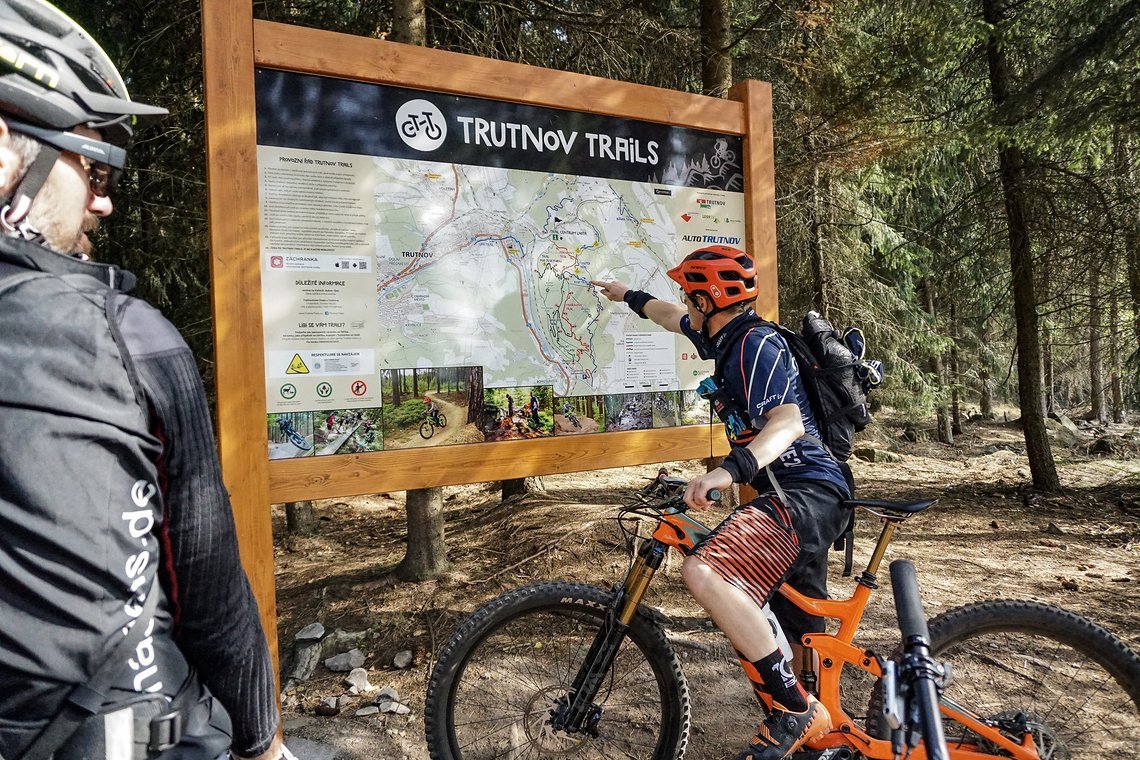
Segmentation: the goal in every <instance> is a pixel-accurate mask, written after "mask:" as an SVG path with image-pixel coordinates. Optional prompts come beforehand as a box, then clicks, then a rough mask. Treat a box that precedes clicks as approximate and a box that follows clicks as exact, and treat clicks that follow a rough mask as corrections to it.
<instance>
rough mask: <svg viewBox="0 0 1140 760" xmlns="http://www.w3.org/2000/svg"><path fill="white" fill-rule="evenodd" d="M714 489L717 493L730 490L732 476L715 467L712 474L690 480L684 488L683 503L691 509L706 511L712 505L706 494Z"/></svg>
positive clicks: (726, 471)
mask: <svg viewBox="0 0 1140 760" xmlns="http://www.w3.org/2000/svg"><path fill="white" fill-rule="evenodd" d="M714 488H715V489H717V490H718V491H724V490H725V489H727V488H732V476H731V475H729V474H728V470H725V469H724V468H722V467H717V468H716V469H715V470H713V471H712V472H707V473H705V474H704V475H701V476H700V477H699V478H694V479H692V480H690V481H689V485H688V487H687V488H685V503H686V504H688V505H689V507H690V508H691V509H708V508H709V507H711V506H712V504H713V502H712V501H711V500H710V499H709V497H708V494H709V491H711V490H712V489H714Z"/></svg>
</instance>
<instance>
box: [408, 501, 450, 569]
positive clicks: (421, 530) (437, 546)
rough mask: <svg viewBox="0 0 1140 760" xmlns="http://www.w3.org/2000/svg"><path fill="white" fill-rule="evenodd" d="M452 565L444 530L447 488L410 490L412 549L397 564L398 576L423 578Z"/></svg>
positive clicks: (409, 544) (409, 515) (409, 531)
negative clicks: (444, 506)
mask: <svg viewBox="0 0 1140 760" xmlns="http://www.w3.org/2000/svg"><path fill="white" fill-rule="evenodd" d="M449 567H451V563H450V562H449V561H448V559H447V544H446V542H445V541H444V533H443V489H442V488H420V489H417V490H415V491H408V549H407V552H406V553H405V554H404V559H403V560H401V561H400V564H399V565H398V566H397V567H396V576H397V577H399V578H400V579H401V580H405V581H423V580H427V579H428V578H433V577H435V576H436V575H439V574H440V573H443V572H446V571H447V569H448V568H449Z"/></svg>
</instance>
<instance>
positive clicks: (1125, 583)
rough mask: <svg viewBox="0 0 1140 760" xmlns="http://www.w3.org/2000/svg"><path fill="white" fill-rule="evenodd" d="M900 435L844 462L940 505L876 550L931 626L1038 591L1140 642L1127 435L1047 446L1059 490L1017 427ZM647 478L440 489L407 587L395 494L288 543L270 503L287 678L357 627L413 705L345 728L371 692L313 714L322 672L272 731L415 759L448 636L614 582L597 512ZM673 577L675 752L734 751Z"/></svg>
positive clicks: (740, 727)
mask: <svg viewBox="0 0 1140 760" xmlns="http://www.w3.org/2000/svg"><path fill="white" fill-rule="evenodd" d="M901 430H902V425H901V423H891V422H886V423H883V422H882V421H880V424H878V425H877V426H875V427H874V428H872V429H871V430H869V431H867V432H866V433H864V434H863V435H861V437H860V445H870V446H874V447H876V448H878V449H883V450H889V451H891V452H893V453H895V454H897V455H898V461H892V462H878V461H876V462H865V461H856V462H853V466H854V471H855V477H856V482H857V484H858V488H859V494H860V495H861V496H863V497H868V498H883V499H919V498H925V497H932V496H937V497H938V498H940V500H941V503H940V505H939V506H938V507H936V508H935V509H933V510H930V511H928V512H926V513H924V514H922V515H919V516H917V517H915V518H913V519H912V520H910V521H909V522H908V523H906V524H905V525H904V526H903V528H902V529H901V530H900V531H899V534H898V535H897V537H896V539H895V541H894V543H893V544H892V545H891V548H890V549H889V550H888V553H887V562H889V561H890V560H891V559H896V558H908V559H911V560H913V561H914V563H915V565H916V566H917V569H918V578H919V582H920V584H921V586H922V590H923V600H924V603H925V605H926V610H927V613H928V614H929V615H930V616H932V617H933V616H934V615H936V614H939V613H941V612H944V611H946V610H948V609H950V608H952V607H956V606H958V605H961V604H965V603H968V602H975V601H981V600H984V599H996V598H1020V599H1033V600H1038V601H1043V602H1048V603H1052V604H1056V605H1059V606H1062V607H1065V608H1066V609H1069V610H1072V611H1074V612H1077V613H1080V614H1082V615H1085V616H1086V617H1089V618H1090V619H1092V620H1094V621H1096V622H1097V623H1099V624H1101V625H1103V626H1105V627H1106V628H1108V629H1109V630H1111V631H1113V632H1114V633H1116V634H1117V635H1118V636H1120V637H1121V638H1122V639H1124V640H1125V642H1126V643H1128V644H1129V645H1130V646H1132V647H1133V648H1134V649H1140V625H1138V623H1140V552H1138V551H1137V547H1138V546H1140V453H1138V452H1140V429H1138V428H1137V427H1136V426H1135V425H1132V426H1124V425H1117V426H1112V427H1111V428H1110V429H1109V431H1108V432H1109V434H1110V435H1111V436H1112V440H1114V441H1115V442H1116V444H1117V445H1116V446H1115V451H1114V453H1113V454H1111V455H1110V456H1108V457H1105V456H1093V455H1090V454H1088V453H1087V446H1085V447H1082V446H1079V445H1078V446H1075V447H1070V448H1062V447H1061V446H1059V445H1058V446H1055V448H1054V455H1055V457H1056V459H1057V462H1058V468H1059V470H1060V473H1061V479H1062V482H1063V484H1064V488H1065V495H1063V496H1041V495H1039V494H1036V493H1034V492H1032V490H1031V489H1030V488H1029V487H1028V483H1029V467H1028V464H1027V461H1026V459H1025V456H1024V453H1023V452H1024V443H1023V440H1022V436H1021V432H1020V430H1019V429H1018V428H1016V427H1014V426H1011V425H1007V424H1002V423H1000V422H996V423H984V424H983V423H971V424H970V425H969V426H968V427H967V429H966V431H965V433H964V434H963V435H961V436H959V437H958V439H957V441H956V443H955V445H954V446H953V447H949V446H945V445H941V444H938V443H934V442H930V441H924V440H919V441H918V442H915V443H908V442H905V441H903V440H902V439H901V437H900V435H899V434H900V432H901ZM1092 439H1093V437H1092V436H1091V435H1090V436H1089V437H1088V440H1089V441H1090V442H1091V441H1092ZM668 466H669V467H670V468H671V469H672V470H673V471H675V472H676V473H677V474H679V475H681V476H683V477H691V476H693V475H695V474H697V473H699V472H702V471H703V464H702V463H701V462H676V463H670V464H669V465H668ZM655 472H656V467H655V466H645V467H635V468H619V469H612V470H604V471H598V472H586V473H578V474H572V475H561V476H550V477H546V478H544V479H543V482H544V485H545V489H546V490H545V491H540V492H535V493H531V494H528V495H525V496H523V497H521V498H517V499H514V500H511V501H508V502H505V503H504V502H502V501H501V499H500V493H499V490H498V484H482V485H470V486H460V487H449V488H445V489H444V500H445V508H446V512H447V514H446V518H447V541H448V546H449V549H450V559H451V561H452V564H453V569H452V570H451V571H450V572H449V573H447V574H446V575H444V576H443V577H441V578H439V579H437V580H433V581H429V582H424V583H415V584H406V583H399V582H396V581H395V580H394V579H393V578H392V577H391V575H390V571H391V570H392V569H393V568H394V566H395V565H396V563H397V562H399V560H400V559H401V557H402V556H403V552H404V543H405V535H406V527H405V515H404V504H403V500H402V499H403V494H390V495H388V494H383V495H378V496H369V497H360V498H356V499H351V500H330V501H323V502H316V504H315V511H316V514H317V515H318V517H319V520H318V523H317V531H316V532H315V533H314V534H312V535H310V536H303V537H302V536H295V535H287V534H286V533H285V525H284V516H283V510H282V509H281V508H280V507H277V508H275V513H274V515H275V517H274V529H275V536H276V573H277V601H278V613H279V625H278V639H279V643H280V649H281V655H282V665H283V672H285V673H288V672H289V668H290V660H291V655H292V652H293V647H294V645H293V642H294V635H295V634H296V633H297V632H298V631H299V630H300V629H301V628H303V627H304V626H307V625H309V624H311V623H314V622H320V623H322V624H323V625H324V626H325V627H326V629H328V630H334V629H341V630H343V631H347V632H360V633H362V637H361V640H362V641H363V643H362V644H361V645H360V649H361V650H363V652H364V654H365V656H366V662H365V666H364V667H365V668H366V669H367V670H368V672H369V679H370V682H371V684H372V685H373V686H375V687H378V688H382V687H393V688H395V689H397V690H398V692H399V695H400V699H401V701H402V702H403V703H405V704H406V705H408V707H410V708H411V712H410V714H408V715H394V714H379V715H369V716H363V717H357V716H356V715H355V713H356V711H357V710H358V709H359V708H361V707H364V706H365V705H368V704H370V702H371V699H372V697H373V695H374V694H375V692H373V693H372V694H369V695H365V696H360V697H348V698H346V699H344V700H342V702H344V703H345V704H344V705H343V707H342V708H341V710H340V713H339V714H338V715H336V716H321V715H318V714H316V708H317V706H318V705H319V704H320V702H321V700H322V699H323V698H328V697H338V696H341V695H344V694H346V689H347V687H345V686H344V685H343V678H344V675H345V674H343V673H333V672H331V671H329V670H327V669H325V667H324V666H323V665H322V666H318V667H317V669H316V672H315V673H314V675H313V676H312V677H311V678H310V679H309V680H307V681H305V682H304V683H302V684H300V685H298V686H296V687H295V688H292V689H290V690H289V691H288V692H287V694H286V698H285V705H286V706H285V717H286V723H285V731H286V736H287V737H290V738H294V739H296V738H300V739H301V740H302V741H301V742H298V744H303V743H304V742H303V740H313V741H319V742H322V743H323V744H324V745H327V747H328V748H331V750H330V751H331V752H332V753H334V754H335V757H336V758H345V759H351V758H362V759H363V758H369V759H373V758H380V759H388V758H391V759H393V760H400V759H401V758H407V759H409V760H422V759H424V758H427V757H428V754H427V749H426V746H425V741H424V738H423V706H424V691H425V686H426V683H427V680H428V677H429V674H430V672H431V669H432V666H433V664H434V656H435V653H436V651H437V650H438V649H439V647H440V645H441V644H442V642H443V641H445V640H446V638H447V636H448V634H449V632H450V631H451V630H452V629H453V628H454V626H455V625H456V624H457V623H458V622H459V621H460V620H462V619H463V617H464V616H466V615H467V614H468V613H470V612H471V611H472V610H473V609H474V608H475V607H476V606H478V605H479V604H481V603H482V602H484V601H486V600H488V599H490V598H492V597H494V596H496V595H497V594H499V593H501V592H503V591H505V590H507V589H509V588H512V587H515V586H519V585H523V584H525V583H529V582H531V581H534V580H541V579H570V580H574V581H580V582H589V583H595V584H599V585H605V586H609V585H611V584H612V583H613V582H615V581H616V580H618V579H620V578H621V577H622V576H623V574H624V572H625V570H626V568H627V566H628V561H629V557H628V555H627V553H626V550H625V545H624V543H623V542H622V540H621V536H620V533H619V531H618V528H617V525H616V523H615V522H614V521H613V520H612V519H611V518H612V517H614V516H615V514H616V506H617V505H619V504H620V503H621V502H622V500H623V498H624V497H626V496H627V495H628V494H629V493H630V492H632V491H633V490H635V489H637V488H639V487H640V486H641V485H643V484H644V483H645V482H646V481H645V478H647V477H651V476H652V475H654V474H655ZM724 514H726V512H725V511H724V510H721V511H720V512H717V511H716V510H712V511H710V512H709V513H706V514H705V515H704V517H705V518H707V520H705V521H706V522H708V523H709V524H715V523H716V522H717V521H718V520H719V518H720V517H722V516H723V515H724ZM879 527H880V523H879V520H878V519H876V518H874V517H872V516H870V515H867V514H866V513H862V514H860V516H859V521H858V525H857V531H856V546H855V574H856V575H858V573H859V572H860V571H861V570H862V569H863V567H864V566H865V565H866V562H867V560H868V559H869V556H870V552H871V550H872V548H873V546H874V543H875V540H876V538H877V536H878V531H879ZM678 568H679V562H676V561H675V560H674V562H673V565H672V567H671V568H667V569H666V570H665V571H664V572H662V573H660V574H659V575H658V577H657V578H656V579H655V580H654V582H653V585H652V586H651V588H650V590H649V596H648V597H647V603H648V604H651V605H653V606H655V607H657V608H658V609H660V610H661V611H662V612H663V613H664V614H665V615H666V616H668V617H669V618H670V619H671V620H672V621H674V624H673V626H671V629H670V635H671V636H676V639H677V644H678V646H677V649H678V652H679V653H680V656H681V658H682V662H683V664H684V668H685V673H686V676H687V677H688V680H689V685H690V688H691V690H692V693H693V726H694V736H693V740H692V742H691V744H690V749H689V752H688V755H687V756H688V757H691V758H698V759H699V760H705V759H706V758H721V757H731V756H733V754H734V753H735V752H736V751H738V750H739V749H740V748H741V747H742V746H744V744H745V743H746V742H747V740H748V738H749V737H750V736H751V734H752V731H753V730H754V728H755V723H756V720H757V710H756V708H755V707H754V704H753V702H752V697H751V694H750V691H749V689H748V687H747V683H746V681H745V679H744V677H743V675H742V674H741V673H740V671H739V667H738V665H737V664H736V659H735V657H734V655H733V653H732V650H731V649H730V648H729V647H728V645H727V643H726V642H725V640H724V639H723V637H721V636H720V635H719V633H717V632H716V631H715V630H711V629H710V628H709V627H708V626H706V625H704V616H703V613H702V612H701V610H700V609H699V608H698V607H697V606H696V604H695V603H694V602H693V601H692V600H691V599H690V598H689V597H688V596H687V594H686V593H685V590H684V588H683V586H682V585H681V582H680V577H679V572H678ZM841 569H842V555H841V553H840V552H832V554H831V570H832V573H831V577H832V582H831V588H832V596H834V597H838V598H845V597H847V596H849V595H850V593H851V591H852V590H853V589H854V581H853V579H851V578H840V577H839V575H840V572H841ZM879 580H880V583H882V585H883V590H882V591H881V592H879V593H877V594H876V595H875V596H874V597H873V598H872V600H871V604H870V607H869V608H868V611H867V615H866V617H865V618H864V623H863V625H862V629H861V635H860V637H859V638H858V639H857V640H856V643H861V644H862V645H863V646H865V647H867V648H869V649H871V650H874V651H880V652H886V651H890V650H891V649H893V648H894V646H895V644H896V643H897V640H898V635H897V629H896V628H895V618H894V611H893V606H892V602H891V595H890V591H889V585H890V582H889V576H888V574H887V572H886V562H885V563H884V566H883V568H882V571H881V572H880V577H879ZM348 648H350V647H345V649H348ZM401 650H411V651H412V652H413V653H414V659H413V662H412V664H411V666H410V667H408V668H406V669H397V668H395V667H394V666H393V664H392V663H393V657H394V656H395V655H396V653H397V652H400V651H401ZM334 653H335V652H334ZM326 654H328V653H326ZM302 760H304V759H303V758H302Z"/></svg>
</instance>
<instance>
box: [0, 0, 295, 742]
mask: <svg viewBox="0 0 1140 760" xmlns="http://www.w3.org/2000/svg"><path fill="white" fill-rule="evenodd" d="M165 113H166V110H165V109H163V108H158V107H156V106H150V105H146V104H143V103H137V102H134V101H132V100H131V99H130V97H129V95H128V94H127V89H126V86H125V85H124V82H123V77H122V76H121V75H120V73H119V72H118V71H117V70H116V68H115V66H114V65H113V64H112V63H111V60H110V59H109V58H108V57H107V55H106V54H105V53H104V52H103V50H102V49H101V48H100V47H99V45H98V44H97V43H96V42H95V41H94V40H93V39H92V38H91V37H90V36H89V35H88V34H87V33H86V32H84V30H83V29H81V28H80V27H79V26H78V25H77V24H76V23H75V22H74V21H72V20H71V19H70V18H68V17H67V16H66V15H64V14H63V13H62V12H60V11H59V10H57V9H56V8H55V7H54V6H52V5H51V4H49V3H48V2H45V1H44V0H0V320H2V324H3V328H0V435H2V436H3V439H4V441H5V443H4V444H3V446H0V473H3V475H2V478H0V611H2V614H0V756H2V757H3V758H6V760H47V759H48V758H52V757H54V758H56V759H57V760H65V759H70V758H85V759H90V760H142V759H143V758H162V759H163V760H215V759H219V758H225V757H228V756H229V755H230V753H231V752H232V753H233V754H234V755H236V756H238V757H256V758H259V760H276V759H277V758H280V757H291V755H289V754H288V751H287V750H285V749H284V746H283V745H282V743H281V740H280V738H279V736H278V726H279V722H280V717H279V715H278V711H277V693H276V685H275V674H274V672H273V664H272V661H271V659H270V656H269V647H268V645H267V643H266V640H265V635H264V633H263V631H262V627H261V622H260V618H259V615H258V609H257V603H256V601H255V600H254V597H253V594H252V592H251V591H250V586H249V582H248V580H247V578H246V575H245V572H244V571H243V569H242V565H241V563H240V561H239V557H238V543H237V536H236V532H235V528H234V520H233V514H232V511H231V508H230V502H229V497H228V495H227V492H226V488H225V486H224V484H223V482H222V474H221V468H220V466H219V463H218V456H217V452H216V449H215V443H214V441H215V438H214V432H213V429H212V427H211V422H210V415H209V406H208V404H207V402H206V396H205V393H204V392H203V388H202V383H201V380H200V378H199V375H198V370H197V366H196V364H195V360H194V356H193V355H192V354H191V352H190V349H189V348H188V347H187V345H186V343H185V341H184V340H183V339H182V337H181V335H179V333H178V331H177V330H176V329H175V328H174V327H173V326H172V325H171V324H170V323H169V322H168V321H167V320H166V319H165V318H164V317H163V316H162V315H161V314H160V313H159V312H158V311H157V310H156V309H155V308H153V307H152V306H150V305H148V304H147V303H145V302H144V301H141V300H139V299H136V298H133V297H131V296H129V295H127V294H128V292H129V291H130V290H131V288H132V287H133V286H134V284H135V277H134V275H132V274H131V273H129V272H126V271H123V270H122V269H120V268H119V267H117V266H115V265H114V264H111V263H97V262H95V261H94V260H92V254H93V251H92V244H91V241H90V239H89V238H88V236H87V233H89V232H91V231H92V230H94V229H95V228H96V227H97V226H98V224H99V223H100V221H101V220H103V219H105V218H107V217H108V216H110V215H111V213H112V211H113V200H112V199H113V198H114V192H115V183H116V180H117V179H118V178H119V175H120V173H121V172H122V170H123V167H124V165H125V163H126V160H127V153H128V150H129V148H130V143H131V138H132V136H133V135H134V133H135V131H136V129H138V128H140V127H141V126H142V125H144V124H145V123H147V122H152V121H155V120H157V119H158V118H160V117H161V116H163V115H164V114H165Z"/></svg>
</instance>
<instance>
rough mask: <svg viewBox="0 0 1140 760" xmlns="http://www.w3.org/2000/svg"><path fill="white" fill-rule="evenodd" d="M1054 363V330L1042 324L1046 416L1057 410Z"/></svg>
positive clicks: (1043, 386) (1043, 410) (1043, 403)
mask: <svg viewBox="0 0 1140 760" xmlns="http://www.w3.org/2000/svg"><path fill="white" fill-rule="evenodd" d="M1055 366H1056V365H1055V364H1054V363H1053V332H1052V331H1051V330H1050V329H1049V326H1048V325H1043V326H1041V373H1040V374H1041V383H1042V386H1041V387H1042V392H1043V393H1044V394H1045V398H1044V399H1042V413H1043V414H1044V415H1045V416H1046V417H1052V416H1054V414H1055V412H1056V406H1057V404H1056V398H1057V378H1056V373H1055V372H1054V368H1055Z"/></svg>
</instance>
